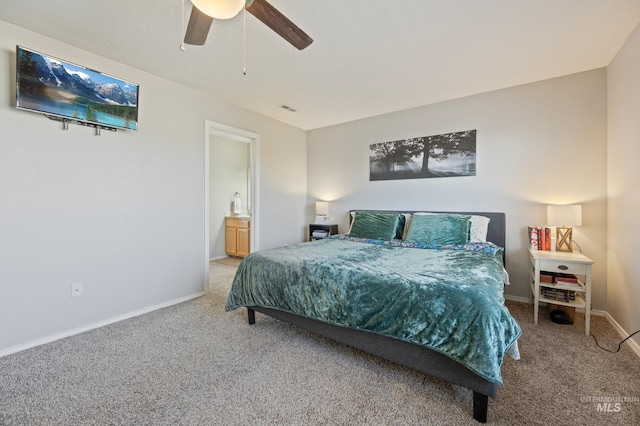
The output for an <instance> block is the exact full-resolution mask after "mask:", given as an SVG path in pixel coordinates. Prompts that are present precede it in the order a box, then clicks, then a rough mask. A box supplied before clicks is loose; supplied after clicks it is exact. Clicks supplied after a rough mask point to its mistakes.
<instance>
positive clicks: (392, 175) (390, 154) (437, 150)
mask: <svg viewBox="0 0 640 426" xmlns="http://www.w3.org/2000/svg"><path fill="white" fill-rule="evenodd" d="M475 175H476V131H475V130H465V131H463V132H455V133H444V134H442V135H434V136H422V137H419V138H409V139H403V140H398V141H392V142H382V143H376V144H372V145H371V146H370V163H369V180H372V181H373V180H392V179H420V178H435V177H453V176H475Z"/></svg>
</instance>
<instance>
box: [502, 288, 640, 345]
mask: <svg viewBox="0 0 640 426" xmlns="http://www.w3.org/2000/svg"><path fill="white" fill-rule="evenodd" d="M504 298H505V299H506V300H511V301H513V302H522V303H527V304H531V300H530V299H529V298H528V297H522V296H513V295H510V294H505V295H504ZM576 311H578V312H582V313H584V308H576ZM591 315H593V316H596V317H605V318H606V319H607V321H609V324H611V325H612V326H613V328H614V329H615V330H616V331H617V332H618V334H619V335H620V337H622V338H623V339H624V338H626V337H627V336H628V335H629V334H631V333H628V332H627V331H625V329H624V328H622V326H621V325H620V324H618V323H617V322H616V320H614V319H613V317H612V316H611V315H609V313H608V312H607V311H601V310H598V309H592V310H591ZM625 343H628V344H629V346H630V347H631V350H632V351H633V352H635V353H636V355H638V357H640V345H638V344H637V343H636V342H635V341H634V340H632V339H629V340H627V341H626V342H625Z"/></svg>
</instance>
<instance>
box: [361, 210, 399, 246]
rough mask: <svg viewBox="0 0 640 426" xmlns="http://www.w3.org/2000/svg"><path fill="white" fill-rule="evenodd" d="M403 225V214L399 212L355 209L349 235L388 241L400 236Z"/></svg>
mask: <svg viewBox="0 0 640 426" xmlns="http://www.w3.org/2000/svg"><path fill="white" fill-rule="evenodd" d="M403 227H404V216H403V215H401V214H400V213H392V212H364V211H357V212H356V214H355V216H354V217H353V224H352V225H351V230H350V231H349V236H350V237H354V238H367V239H369V240H385V241H390V240H393V239H395V238H402V229H403Z"/></svg>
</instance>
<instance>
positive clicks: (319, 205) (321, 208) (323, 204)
mask: <svg viewBox="0 0 640 426" xmlns="http://www.w3.org/2000/svg"><path fill="white" fill-rule="evenodd" d="M330 223H331V216H329V202H328V201H316V224H323V225H328V224H330Z"/></svg>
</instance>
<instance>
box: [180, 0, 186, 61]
mask: <svg viewBox="0 0 640 426" xmlns="http://www.w3.org/2000/svg"><path fill="white" fill-rule="evenodd" d="M180 25H181V28H182V33H181V36H182V37H183V38H182V42H181V43H180V50H182V51H183V52H184V51H185V50H187V47H186V46H185V45H184V0H182V17H181V19H180Z"/></svg>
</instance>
